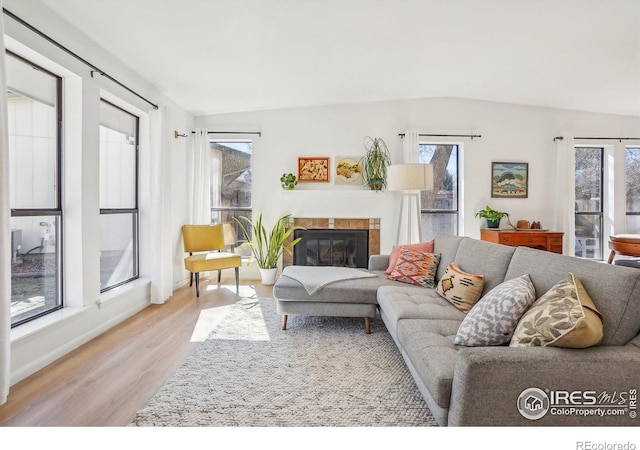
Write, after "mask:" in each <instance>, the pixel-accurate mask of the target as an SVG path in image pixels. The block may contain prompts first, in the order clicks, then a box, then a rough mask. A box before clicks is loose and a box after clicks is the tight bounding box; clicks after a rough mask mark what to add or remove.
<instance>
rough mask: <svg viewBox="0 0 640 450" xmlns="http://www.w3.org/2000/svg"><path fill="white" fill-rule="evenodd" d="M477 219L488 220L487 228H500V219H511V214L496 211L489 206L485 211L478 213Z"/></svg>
mask: <svg viewBox="0 0 640 450" xmlns="http://www.w3.org/2000/svg"><path fill="white" fill-rule="evenodd" d="M476 217H479V218H481V219H486V221H487V228H500V219H502V218H503V217H506V218H507V219H508V218H509V213H506V212H502V211H496V210H495V209H493V208H491V207H490V206H489V205H487V206H486V207H485V208H484V209H481V210H480V211H478V212H477V213H476Z"/></svg>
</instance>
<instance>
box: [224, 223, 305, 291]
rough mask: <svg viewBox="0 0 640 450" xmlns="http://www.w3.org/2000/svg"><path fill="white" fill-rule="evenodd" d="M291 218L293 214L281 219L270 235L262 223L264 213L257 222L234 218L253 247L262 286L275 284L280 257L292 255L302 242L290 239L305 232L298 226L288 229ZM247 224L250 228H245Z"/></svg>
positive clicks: (252, 251)
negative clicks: (295, 233)
mask: <svg viewBox="0 0 640 450" xmlns="http://www.w3.org/2000/svg"><path fill="white" fill-rule="evenodd" d="M289 217H291V214H287V215H285V216H282V217H280V218H279V219H278V220H277V221H276V223H275V224H274V225H273V228H272V229H271V232H270V233H269V234H267V230H266V228H265V226H264V224H263V222H262V213H261V214H260V215H259V216H258V219H257V220H256V221H255V222H252V221H251V219H249V218H248V217H245V216H240V219H241V220H238V219H237V218H234V219H235V221H236V222H237V223H238V225H240V229H241V230H242V234H243V235H244V238H245V240H246V241H247V243H248V244H249V245H250V246H251V253H252V254H253V259H255V261H256V263H257V264H258V268H259V269H260V275H261V276H262V284H264V285H267V286H269V285H272V284H274V283H275V276H276V273H277V271H278V261H279V260H280V256H282V254H283V253H284V252H287V253H289V254H291V249H292V248H293V247H294V246H295V245H296V244H297V243H298V242H300V238H297V239H293V240H289V237H290V236H291V235H293V233H294V231H295V230H303V229H304V228H302V227H298V226H293V227H287V219H288V218H289ZM243 222H244V223H243ZM245 223H246V224H247V227H248V228H247V227H245ZM249 262H251V261H249Z"/></svg>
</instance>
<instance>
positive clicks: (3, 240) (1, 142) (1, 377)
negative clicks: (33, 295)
mask: <svg viewBox="0 0 640 450" xmlns="http://www.w3.org/2000/svg"><path fill="white" fill-rule="evenodd" d="M1 6H2V0H0V7H1ZM5 67H6V65H5V61H4V15H2V16H0V405H2V404H3V403H5V402H6V401H7V396H8V395H9V384H10V383H9V374H10V371H9V362H10V358H9V356H10V350H11V334H10V331H11V206H10V204H9V139H8V137H7V134H8V121H7V74H6V70H5Z"/></svg>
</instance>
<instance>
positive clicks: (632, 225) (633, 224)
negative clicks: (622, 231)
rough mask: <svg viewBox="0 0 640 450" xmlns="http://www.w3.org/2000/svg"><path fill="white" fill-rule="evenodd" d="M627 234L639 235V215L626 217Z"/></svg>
mask: <svg viewBox="0 0 640 450" xmlns="http://www.w3.org/2000/svg"><path fill="white" fill-rule="evenodd" d="M627 233H630V234H640V215H628V216H627Z"/></svg>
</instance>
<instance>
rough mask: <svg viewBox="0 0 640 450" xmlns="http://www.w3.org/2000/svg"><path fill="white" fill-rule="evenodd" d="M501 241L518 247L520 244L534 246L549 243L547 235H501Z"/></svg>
mask: <svg viewBox="0 0 640 450" xmlns="http://www.w3.org/2000/svg"><path fill="white" fill-rule="evenodd" d="M500 243H501V244H504V245H511V246H514V247H517V246H518V245H522V246H525V247H533V246H538V245H540V246H543V247H546V245H547V237H546V236H531V235H528V236H518V235H516V234H511V235H505V236H500Z"/></svg>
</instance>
